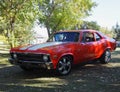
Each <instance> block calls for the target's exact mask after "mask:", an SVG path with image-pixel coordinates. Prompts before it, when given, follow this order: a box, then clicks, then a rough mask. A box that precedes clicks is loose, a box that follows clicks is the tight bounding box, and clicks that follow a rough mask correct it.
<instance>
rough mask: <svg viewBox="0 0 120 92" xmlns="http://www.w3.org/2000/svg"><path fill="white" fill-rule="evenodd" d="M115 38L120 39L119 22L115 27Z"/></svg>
mask: <svg viewBox="0 0 120 92" xmlns="http://www.w3.org/2000/svg"><path fill="white" fill-rule="evenodd" d="M114 38H115V39H116V40H120V26H119V25H118V23H116V26H115V28H114Z"/></svg>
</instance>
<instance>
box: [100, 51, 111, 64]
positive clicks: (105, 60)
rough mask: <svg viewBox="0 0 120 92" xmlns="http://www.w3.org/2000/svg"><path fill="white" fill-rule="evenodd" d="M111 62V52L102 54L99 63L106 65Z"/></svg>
mask: <svg viewBox="0 0 120 92" xmlns="http://www.w3.org/2000/svg"><path fill="white" fill-rule="evenodd" d="M110 60H111V52H110V50H106V51H105V52H104V54H103V55H102V56H101V58H100V61H101V63H104V64H106V63H108V62H109V61H110Z"/></svg>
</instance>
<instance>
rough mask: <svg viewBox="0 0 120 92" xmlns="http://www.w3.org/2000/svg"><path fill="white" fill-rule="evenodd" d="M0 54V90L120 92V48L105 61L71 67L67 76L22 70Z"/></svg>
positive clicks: (5, 55)
mask: <svg viewBox="0 0 120 92" xmlns="http://www.w3.org/2000/svg"><path fill="white" fill-rule="evenodd" d="M8 57H9V55H8V54H0V92H120V48H117V49H116V51H115V52H113V53H112V58H113V59H112V60H111V62H110V63H109V64H105V65H102V64H88V65H86V66H83V67H79V66H77V67H74V68H73V69H72V72H71V73H70V74H69V75H67V76H56V75H54V74H53V72H49V71H33V72H24V71H22V70H21V69H20V68H19V67H18V66H12V65H10V64H9V63H8V62H7V59H8Z"/></svg>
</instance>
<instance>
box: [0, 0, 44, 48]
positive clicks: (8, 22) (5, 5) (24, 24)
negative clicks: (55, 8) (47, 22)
mask: <svg viewBox="0 0 120 92" xmlns="http://www.w3.org/2000/svg"><path fill="white" fill-rule="evenodd" d="M38 2H39V3H41V2H42V1H41V0H1V1H0V31H4V32H5V33H6V36H7V38H8V42H9V44H10V46H11V47H14V45H15V36H16V35H15V34H17V32H21V31H23V29H24V30H30V26H31V25H32V23H33V21H34V20H35V19H36V15H38V16H39V15H40V11H39V7H38ZM23 34H24V33H23ZM23 34H21V35H23ZM19 35H20V33H19Z"/></svg>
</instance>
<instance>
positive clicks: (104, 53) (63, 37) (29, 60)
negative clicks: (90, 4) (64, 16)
mask: <svg viewBox="0 0 120 92" xmlns="http://www.w3.org/2000/svg"><path fill="white" fill-rule="evenodd" d="M115 48H116V41H115V40H114V39H112V38H109V37H107V36H105V35H104V34H102V33H101V32H99V31H95V30H71V31H60V32H57V33H55V34H54V36H53V39H52V42H46V43H42V44H36V45H28V46H24V47H16V48H12V49H11V50H10V55H11V57H10V59H9V61H10V63H11V64H16V65H19V66H20V67H21V68H22V69H23V70H32V69H34V68H37V69H39V68H47V69H52V70H56V71H57V73H58V74H60V75H66V74H69V73H70V71H71V68H72V65H75V64H82V63H89V62H90V61H92V60H99V61H100V62H101V63H104V64H105V63H108V62H109V61H110V60H111V51H113V50H115Z"/></svg>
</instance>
